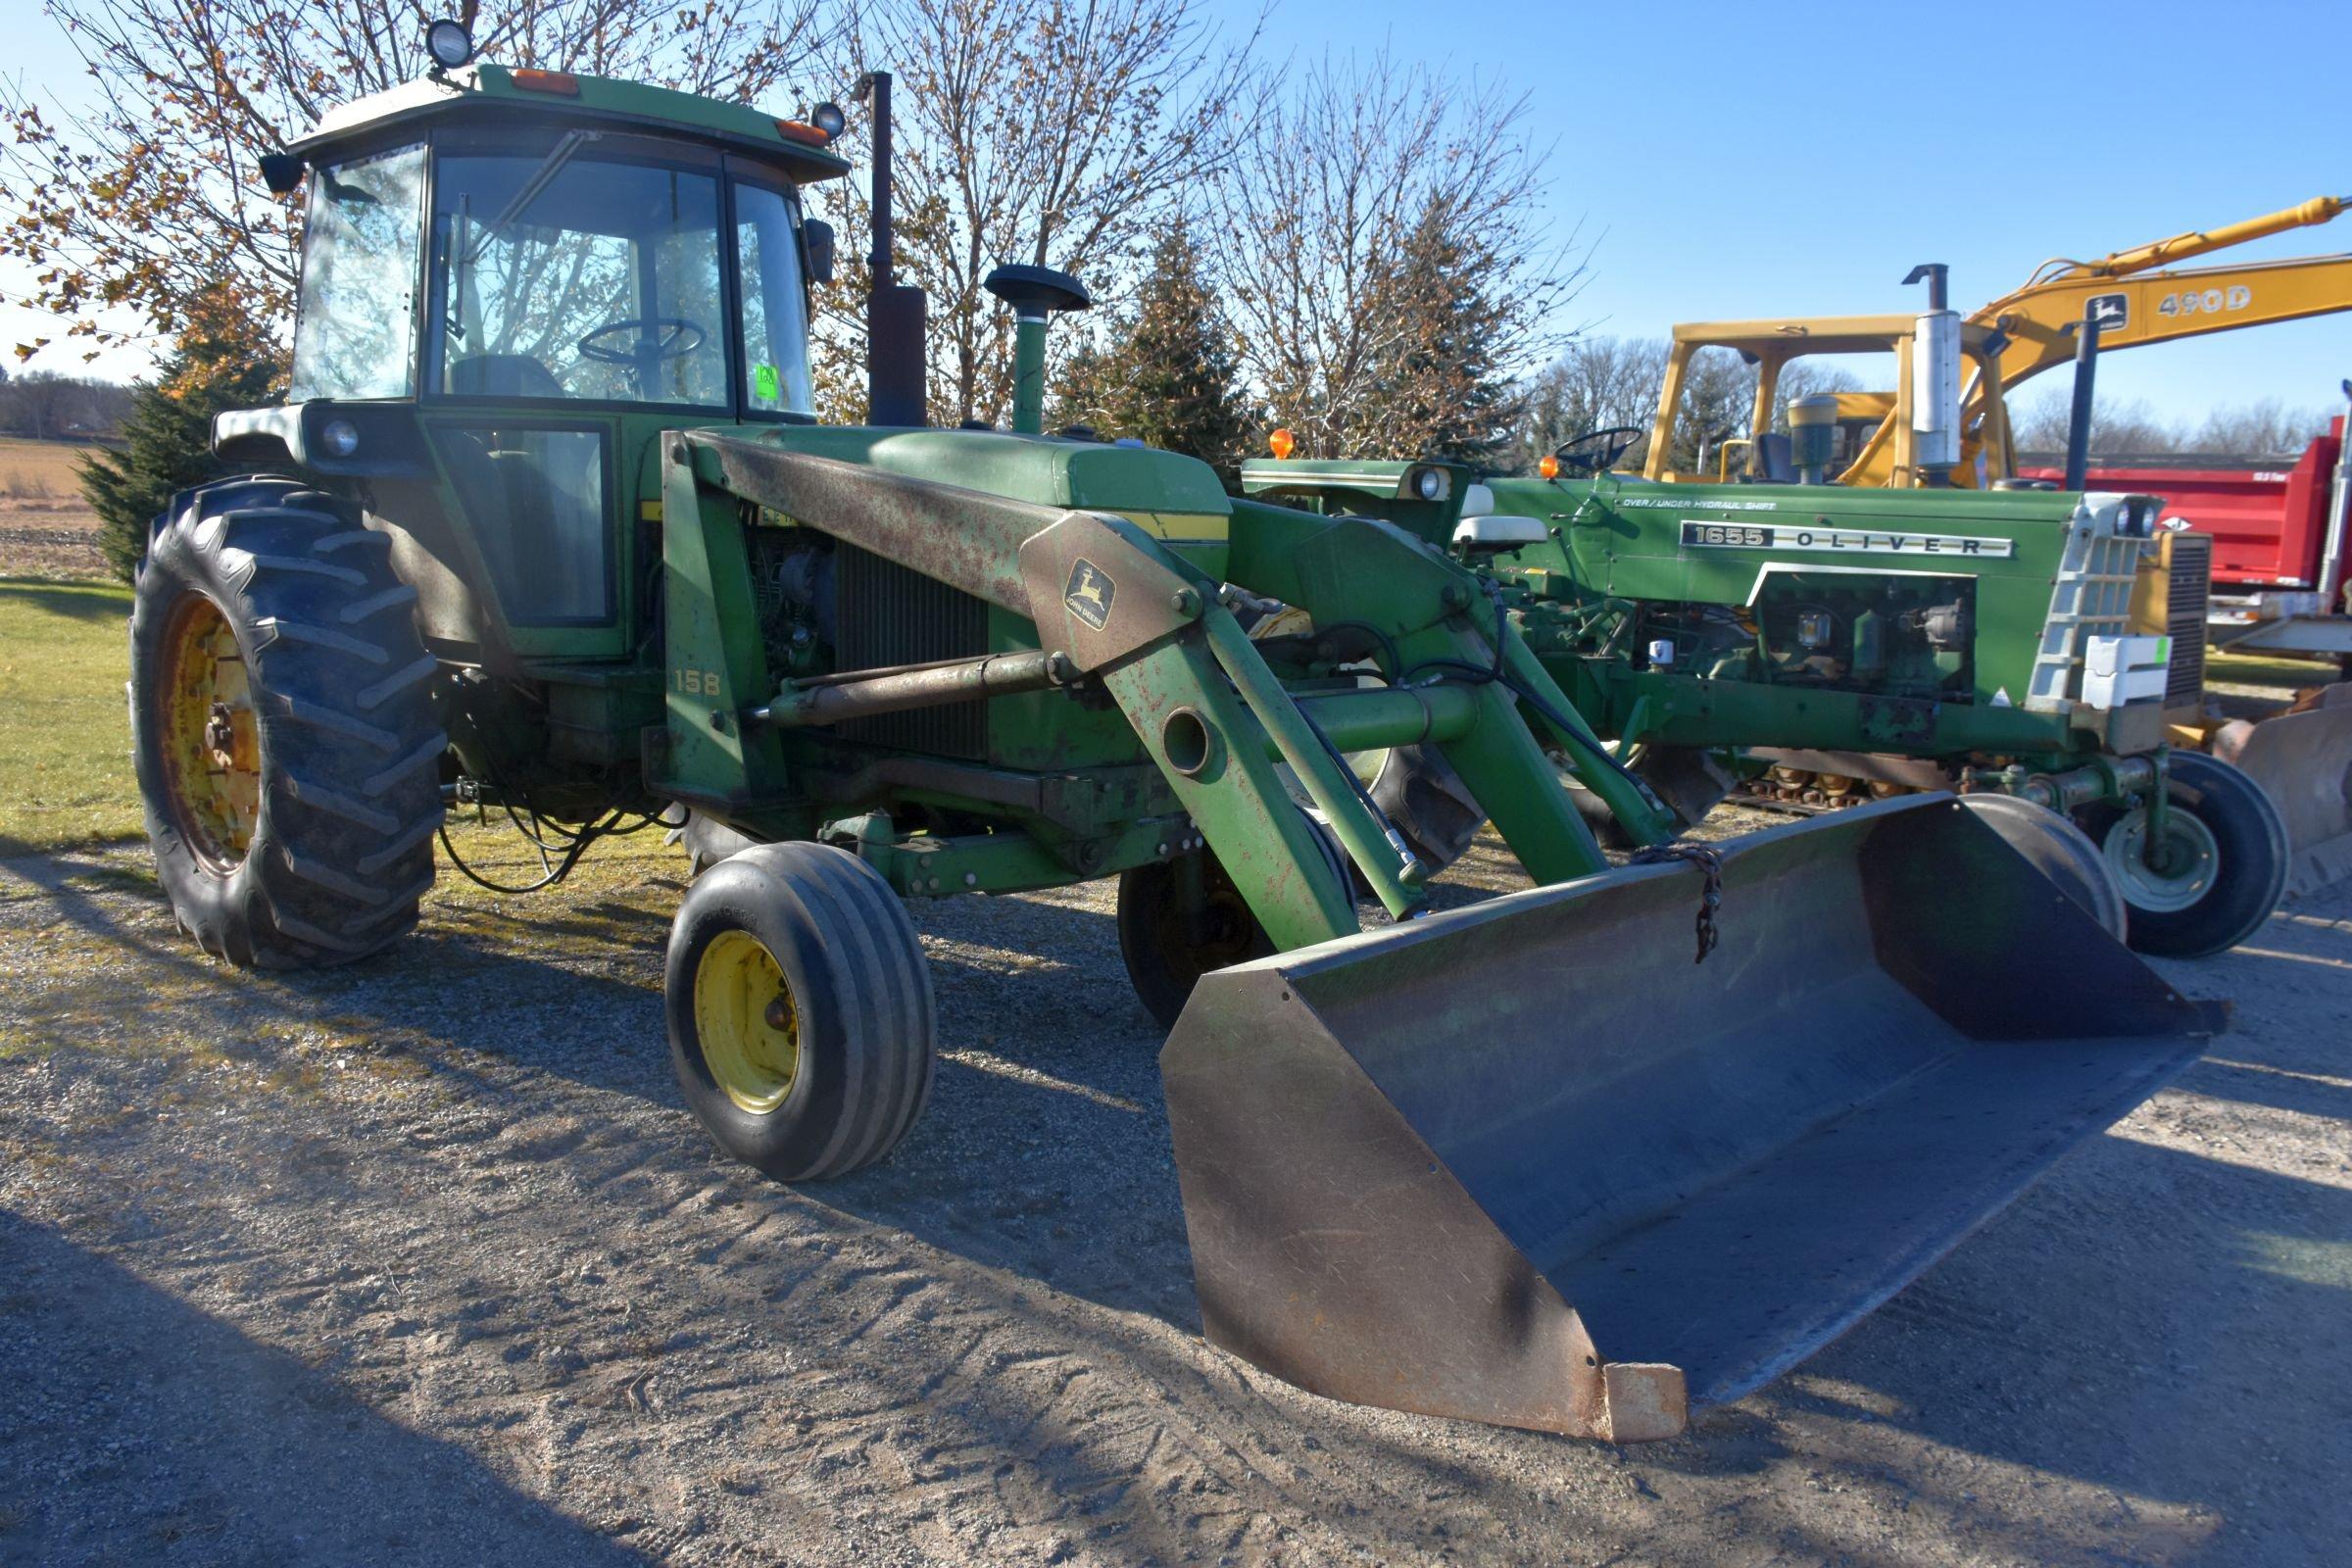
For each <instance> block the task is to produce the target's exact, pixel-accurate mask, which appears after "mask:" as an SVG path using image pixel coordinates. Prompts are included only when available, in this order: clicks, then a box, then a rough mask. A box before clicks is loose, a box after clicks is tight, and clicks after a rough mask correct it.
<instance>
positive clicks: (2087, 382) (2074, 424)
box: [2066, 307, 2099, 490]
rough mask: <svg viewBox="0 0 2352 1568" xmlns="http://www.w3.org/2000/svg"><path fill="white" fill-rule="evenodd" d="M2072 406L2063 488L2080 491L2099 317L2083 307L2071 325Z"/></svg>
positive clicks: (2086, 465)
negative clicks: (2073, 352) (2072, 360)
mask: <svg viewBox="0 0 2352 1568" xmlns="http://www.w3.org/2000/svg"><path fill="white" fill-rule="evenodd" d="M2075 331H2076V332H2077V334H2078V336H2077V337H2076V338H2075V403H2074V408H2073V411H2072V412H2071V413H2070V414H2069V415H2068V417H2067V421H2066V488H2067V489H2069V490H2080V489H2082V486H2083V485H2084V484H2086V483H2087V482H2088V481H2089V478H2090V414H2091V401H2092V399H2091V394H2092V392H2093V391H2094V390H2095V388H2096V384H2097V377H2098V362H2099V318H2098V315H2097V313H2096V312H2095V311H2093V310H2092V309H2090V308H2089V307H2084V309H2083V312H2082V320H2080V321H2078V322H2076V323H2075Z"/></svg>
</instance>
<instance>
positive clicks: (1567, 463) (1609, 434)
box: [1552, 424, 1649, 476]
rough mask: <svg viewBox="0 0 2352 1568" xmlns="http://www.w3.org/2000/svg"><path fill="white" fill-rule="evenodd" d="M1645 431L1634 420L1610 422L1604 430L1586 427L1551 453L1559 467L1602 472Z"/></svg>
mask: <svg viewBox="0 0 2352 1568" xmlns="http://www.w3.org/2000/svg"><path fill="white" fill-rule="evenodd" d="M1647 434H1649V432H1648V431H1647V430H1644V429H1642V427H1641V426H1640V425H1638V424H1612V425H1610V426H1609V427H1608V428H1606V429H1604V430H1587V431H1586V432H1585V433H1584V434H1582V435H1579V436H1572V437H1570V438H1569V439H1568V440H1567V441H1565V442H1563V443H1561V445H1560V449H1559V450H1558V451H1557V452H1554V453H1553V454H1552V456H1553V457H1555V458H1557V459H1559V460H1560V466H1561V468H1562V469H1564V470H1566V471H1567V472H1569V473H1575V474H1583V475H1586V476H1591V475H1593V474H1595V473H1606V472H1608V471H1609V470H1610V469H1611V468H1613V467H1615V466H1617V460H1618V459H1619V458H1622V457H1624V456H1625V455H1626V453H1627V452H1628V451H1629V450H1631V449H1632V447H1633V444H1634V443H1635V442H1637V441H1639V440H1641V439H1642V437H1643V436H1645V435H1647Z"/></svg>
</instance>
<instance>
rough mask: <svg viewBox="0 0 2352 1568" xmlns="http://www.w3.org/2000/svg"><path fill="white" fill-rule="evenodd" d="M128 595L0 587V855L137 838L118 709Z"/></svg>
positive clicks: (88, 587) (118, 590)
mask: <svg viewBox="0 0 2352 1568" xmlns="http://www.w3.org/2000/svg"><path fill="white" fill-rule="evenodd" d="M129 614H130V591H129V590H128V589H126V588H122V587H118V586H116V585H114V584H112V583H78V582H42V581H38V580H35V579H30V578H24V577H0V854H17V853H22V851H23V850H25V849H27V848H30V849H36V850H50V849H57V848H59V847H61V846H64V845H69V844H88V843H92V842H95V841H99V840H105V839H125V838H137V837H138V836H139V835H140V834H141V833H142V832H143V831H145V829H144V827H143V825H142V823H141V820H140V815H139V792H138V786H137V785H136V784H135V783H134V782H133V781H132V778H131V771H130V721H129V718H128V715H127V712H126V711H125V709H124V706H123V681H124V679H125V678H127V676H128V673H129V664H130V650H129V642H128V637H127V633H126V631H125V622H126V620H127V619H128V617H129Z"/></svg>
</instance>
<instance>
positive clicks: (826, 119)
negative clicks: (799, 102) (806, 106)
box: [809, 104, 849, 138]
mask: <svg viewBox="0 0 2352 1568" xmlns="http://www.w3.org/2000/svg"><path fill="white" fill-rule="evenodd" d="M809 123H810V124H811V125H814V126H815V127H816V128H817V129H819V130H821V131H823V132H824V133H825V135H826V136H827V137H828V138H830V137H834V136H838V135H840V134H841V132H842V128H843V127H844V126H846V125H847V124H849V121H847V120H846V119H844V118H843V117H842V113H841V105H839V104H818V105H817V106H816V107H815V108H814V109H811V110H809Z"/></svg>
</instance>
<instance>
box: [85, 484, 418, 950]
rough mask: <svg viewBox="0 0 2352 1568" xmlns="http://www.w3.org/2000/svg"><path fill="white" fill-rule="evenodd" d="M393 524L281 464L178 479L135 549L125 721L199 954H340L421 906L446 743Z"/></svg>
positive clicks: (156, 835) (162, 870) (158, 848)
mask: <svg viewBox="0 0 2352 1568" xmlns="http://www.w3.org/2000/svg"><path fill="white" fill-rule="evenodd" d="M389 549H390V540H389V539H388V538H386V537H385V536H384V535H383V534H380V533H373V532H370V531H368V529H367V528H365V527H363V526H362V525H361V522H360V519H359V516H358V515H357V514H356V513H355V512H354V511H353V510H352V509H351V508H350V507H349V506H348V505H346V504H345V503H343V502H342V501H339V500H337V499H336V498H334V497H332V496H328V495H325V494H323V493H321V492H319V491H317V490H313V489H310V488H308V487H306V486H304V485H301V484H299V483H297V482H296V481H294V480H290V479H278V478H250V479H230V480H223V481H221V482H220V483H218V484H211V485H205V486H202V487H200V488H198V489H195V490H191V491H186V492H183V493H182V494H181V495H179V496H178V497H176V498H174V510H173V512H172V515H169V516H168V517H166V518H163V519H161V520H160V521H159V524H158V527H157V531H156V534H155V537H154V539H153V541H152V543H151V544H150V547H149V550H148V556H147V559H146V560H145V561H144V562H142V563H141V564H140V567H139V576H138V582H137V586H136V589H135V591H134V594H133V598H132V603H131V614H130V671H131V681H130V722H131V738H132V752H133V756H134V759H135V761H136V764H137V771H138V780H139V793H140V796H141V797H142V800H143V801H144V804H145V807H146V816H147V836H148V840H149V842H150V844H151V845H152V846H153V848H154V851H155V864H156V874H157V877H158V878H159V880H161V882H162V883H163V887H164V892H165V894H166V896H168V897H169V898H170V899H171V901H172V911H173V913H174V914H175V915H177V917H178V919H179V923H180V924H181V925H182V926H183V927H185V928H186V929H187V930H188V932H189V933H190V934H191V935H193V936H194V937H195V938H196V940H197V941H198V942H199V943H201V944H202V945H203V947H204V948H205V950H206V951H207V952H209V953H212V954H215V955H217V956H220V957H222V958H225V959H227V960H228V961H230V962H231V963H236V964H242V965H249V966H254V967H260V968H269V969H301V968H316V967H322V966H325V965H329V964H337V963H346V962H349V961H350V960H352V959H354V958H362V957H366V956H368V955H370V954H373V953H377V952H380V951H382V950H383V949H384V948H386V947H388V946H389V945H390V944H391V943H393V942H394V941H396V940H397V939H398V938H399V937H401V936H402V935H403V934H404V933H406V932H407V931H408V930H409V928H410V927H411V926H413V925H415V924H416V922H417V900H418V899H419V898H421V897H422V896H423V894H424V892H425V890H426V889H428V888H429V887H431V886H432V881H433V848H432V839H433V833H434V830H435V829H437V828H438V827H439V826H440V824H441V814H442V811H441V792H440V777H439V770H438V766H437V764H438V762H439V760H440V758H441V754H442V753H443V752H444V751H445V750H446V749H447V747H448V740H447V738H446V736H444V734H443V733H442V730H441V726H440V723H439V721H438V719H437V718H436V716H435V714H434V711H433V706H432V702H431V696H430V686H431V680H432V675H433V672H434V669H435V664H434V662H433V660H432V658H431V656H429V655H428V654H426V653H425V651H424V646H423V642H422V640H421V639H420V638H419V636H418V635H417V622H416V609H415V607H416V603H417V591H416V590H415V589H414V588H411V587H409V586H408V585H407V584H405V583H403V582H402V581H401V580H400V579H399V577H398V576H397V575H395V574H394V572H393V570H392V567H391V564H390V561H389V559H388V552H389Z"/></svg>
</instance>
